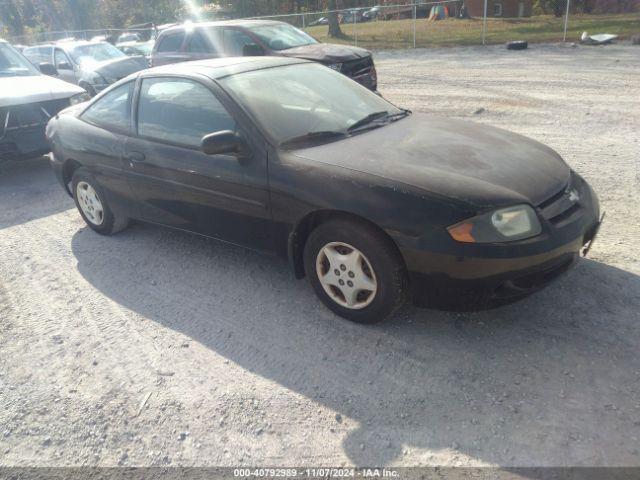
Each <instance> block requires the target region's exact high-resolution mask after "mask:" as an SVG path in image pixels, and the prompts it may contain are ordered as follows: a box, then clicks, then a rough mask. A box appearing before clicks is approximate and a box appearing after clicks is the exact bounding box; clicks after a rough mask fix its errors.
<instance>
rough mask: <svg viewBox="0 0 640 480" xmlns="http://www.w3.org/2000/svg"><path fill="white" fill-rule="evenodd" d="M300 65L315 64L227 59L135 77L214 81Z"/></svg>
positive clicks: (180, 65) (295, 60) (176, 65)
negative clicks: (178, 77)
mask: <svg viewBox="0 0 640 480" xmlns="http://www.w3.org/2000/svg"><path fill="white" fill-rule="evenodd" d="M299 63H314V62H311V61H309V60H303V59H300V58H287V57H226V58H212V59H209V60H194V61H192V62H183V63H173V64H170V65H163V66H161V67H154V68H149V69H147V70H142V71H140V72H138V73H136V74H134V75H133V76H136V75H139V76H141V77H153V76H158V75H163V74H170V75H185V76H188V75H193V74H196V75H204V76H205V77H208V78H210V79H212V80H216V79H218V78H223V77H227V76H229V75H235V74H238V73H245V72H251V71H254V70H262V69H265V68H273V67H281V66H285V65H295V64H299Z"/></svg>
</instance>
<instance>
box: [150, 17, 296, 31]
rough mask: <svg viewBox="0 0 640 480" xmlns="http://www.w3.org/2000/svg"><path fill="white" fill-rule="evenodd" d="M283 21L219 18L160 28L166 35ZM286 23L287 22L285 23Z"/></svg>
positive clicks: (272, 23)
mask: <svg viewBox="0 0 640 480" xmlns="http://www.w3.org/2000/svg"><path fill="white" fill-rule="evenodd" d="M283 23H285V22H279V21H277V20H219V21H211V22H194V23H182V24H179V25H175V26H173V27H169V28H167V29H165V30H162V32H161V34H162V35H168V34H170V33H174V32H180V31H182V30H188V29H194V30H195V29H202V28H211V27H229V26H231V27H256V26H261V25H281V24H283ZM287 25H288V24H287Z"/></svg>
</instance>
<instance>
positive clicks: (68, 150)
mask: <svg viewBox="0 0 640 480" xmlns="http://www.w3.org/2000/svg"><path fill="white" fill-rule="evenodd" d="M76 114H77V110H73V109H72V110H71V111H70V112H65V113H63V114H61V115H59V116H57V117H54V118H53V119H52V120H51V121H50V122H49V124H48V125H47V140H48V141H49V144H50V146H51V151H52V152H53V154H54V160H53V162H54V169H56V171H57V172H56V173H57V175H58V176H59V177H60V176H61V175H62V171H64V169H65V165H67V164H68V162H75V163H78V164H80V165H81V166H82V167H85V168H86V169H87V170H89V172H90V173H91V174H92V175H93V176H94V177H95V178H96V180H97V181H98V183H99V185H100V186H101V187H102V190H103V192H104V194H105V195H106V197H107V202H108V203H109V206H110V207H111V209H112V210H113V211H114V212H116V213H120V214H122V215H126V216H129V217H137V216H138V214H137V208H136V207H135V202H134V201H133V198H132V195H131V189H130V188H129V185H128V183H127V181H126V177H125V175H124V173H123V169H122V162H123V159H122V153H123V145H124V140H125V136H124V135H122V134H119V133H114V132H110V131H108V130H105V129H102V128H99V127H97V126H95V125H91V124H89V123H87V122H85V121H83V120H81V119H80V118H78V117H77V116H76Z"/></svg>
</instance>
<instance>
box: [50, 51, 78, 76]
mask: <svg viewBox="0 0 640 480" xmlns="http://www.w3.org/2000/svg"><path fill="white" fill-rule="evenodd" d="M53 61H54V65H55V67H56V70H57V71H58V78H60V79H61V80H64V81H65V82H69V83H78V79H77V78H76V72H75V70H74V68H73V63H72V62H71V59H70V58H69V56H68V55H67V54H66V53H65V52H64V50H62V49H60V48H56V49H55V50H54V52H53Z"/></svg>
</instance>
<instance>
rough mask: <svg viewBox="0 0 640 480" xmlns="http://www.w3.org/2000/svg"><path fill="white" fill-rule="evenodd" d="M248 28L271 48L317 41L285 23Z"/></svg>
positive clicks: (310, 43) (299, 45)
mask: <svg viewBox="0 0 640 480" xmlns="http://www.w3.org/2000/svg"><path fill="white" fill-rule="evenodd" d="M249 30H250V31H251V32H253V33H254V34H255V35H257V36H258V38H260V40H262V41H263V42H264V43H265V45H267V46H268V47H269V48H270V49H271V50H286V49H288V48H294V47H302V46H303V45H312V44H314V43H318V41H317V40H316V39H315V38H313V37H311V36H310V35H308V34H306V33H305V32H303V31H302V30H298V29H297V28H296V27H292V26H291V25H288V24H286V23H283V24H274V25H260V26H257V27H249Z"/></svg>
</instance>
